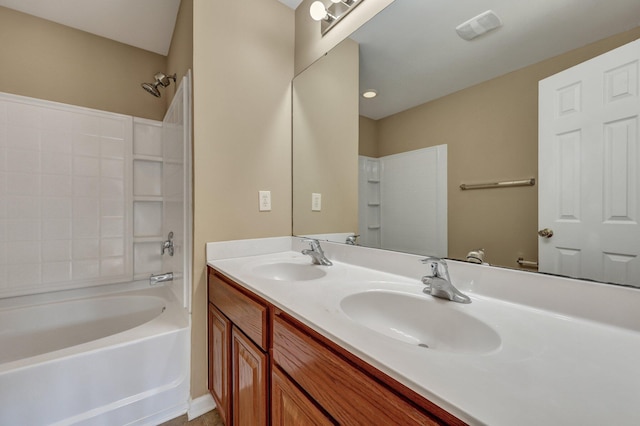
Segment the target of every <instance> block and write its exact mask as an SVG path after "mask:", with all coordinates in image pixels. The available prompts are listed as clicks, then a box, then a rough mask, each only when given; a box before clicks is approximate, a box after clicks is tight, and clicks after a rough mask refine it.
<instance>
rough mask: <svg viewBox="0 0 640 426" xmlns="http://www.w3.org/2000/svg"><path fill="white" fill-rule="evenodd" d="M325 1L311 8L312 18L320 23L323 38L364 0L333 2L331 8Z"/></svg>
mask: <svg viewBox="0 0 640 426" xmlns="http://www.w3.org/2000/svg"><path fill="white" fill-rule="evenodd" d="M324 1H326V0H323V1H320V0H317V1H314V2H313V3H311V6H310V8H309V14H310V15H311V18H313V20H315V21H320V33H321V34H322V35H323V36H324V35H325V34H326V33H327V32H328V31H329V30H330V29H331V28H333V27H334V26H335V25H336V24H337V23H338V22H340V20H341V19H343V18H344V17H345V16H347V15H348V14H349V13H350V12H351V11H352V10H353V9H355V8H356V6H358V5H359V4H360V3H362V2H363V1H364V0H331V4H330V5H329V7H326V6H325V3H324Z"/></svg>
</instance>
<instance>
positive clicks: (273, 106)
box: [191, 0, 294, 398]
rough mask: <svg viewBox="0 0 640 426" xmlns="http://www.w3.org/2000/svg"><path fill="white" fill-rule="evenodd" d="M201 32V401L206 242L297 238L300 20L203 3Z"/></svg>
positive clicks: (256, 0)
mask: <svg viewBox="0 0 640 426" xmlns="http://www.w3.org/2000/svg"><path fill="white" fill-rule="evenodd" d="M193 34H194V39H193V44H194V46H193V47H194V49H193V68H194V88H195V91H194V234H195V235H194V283H193V285H194V289H193V316H192V324H193V330H192V354H191V360H192V364H191V368H192V374H191V378H192V385H191V394H192V396H193V397H194V398H195V397H198V396H200V395H203V394H205V393H206V392H207V351H206V328H207V305H206V276H205V272H206V266H205V265H206V263H205V244H206V243H207V242H210V241H223V240H231V239H244V238H260V237H272V236H282V235H291V79H292V78H293V52H294V13H293V11H292V10H291V9H289V8H288V7H286V6H285V5H283V4H282V3H280V2H278V1H277V0H243V1H237V0H217V1H215V2H213V1H210V0H195V1H194V3H193ZM259 190H270V191H271V197H272V210H271V211H270V212H259V211H258V191H259Z"/></svg>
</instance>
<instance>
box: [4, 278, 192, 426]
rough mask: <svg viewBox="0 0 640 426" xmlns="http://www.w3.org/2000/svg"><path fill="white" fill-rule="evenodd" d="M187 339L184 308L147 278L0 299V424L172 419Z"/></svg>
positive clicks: (184, 399)
mask: <svg viewBox="0 0 640 426" xmlns="http://www.w3.org/2000/svg"><path fill="white" fill-rule="evenodd" d="M131 288H134V289H135V290H129V291H122V290H123V289H131ZM189 344H190V329H189V319H188V316H187V314H186V312H185V310H184V309H183V308H182V306H181V305H180V304H179V302H178V301H177V300H176V299H175V296H174V295H173V294H172V293H171V291H170V289H169V287H158V288H149V285H148V282H138V283H129V284H126V285H125V284H119V285H115V286H108V287H99V288H93V289H86V290H81V291H79V290H74V291H69V292H59V293H50V294H43V295H35V296H26V297H19V298H12V299H3V300H0V425H25V426H31V425H49V424H54V425H67V424H80V425H109V426H111V425H125V424H136V425H147V424H149V425H152V424H157V423H159V422H162V421H164V420H168V419H170V418H173V417H175V416H177V415H179V414H182V413H184V412H186V410H187V404H188V400H189Z"/></svg>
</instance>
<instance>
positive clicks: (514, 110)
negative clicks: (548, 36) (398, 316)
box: [378, 27, 640, 267]
mask: <svg viewBox="0 0 640 426" xmlns="http://www.w3.org/2000/svg"><path fill="white" fill-rule="evenodd" d="M638 37H640V27H638V28H635V29H634V30H631V31H627V32H625V33H622V34H619V35H617V36H614V37H610V38H608V39H605V40H602V41H600V42H597V43H593V44H591V45H588V46H586V47H583V48H580V49H576V50H574V51H571V52H569V53H566V54H564V55H561V56H558V57H555V58H552V59H549V60H546V61H543V62H540V63H538V64H535V65H532V66H529V67H526V68H523V69H521V70H518V71H515V72H512V73H510V74H507V75H505V76H502V77H499V78H496V79H493V80H490V81H487V82H485V83H482V84H478V85H476V86H473V87H471V88H468V89H465V90H462V91H459V92H457V93H454V94H452V95H449V96H446V97H443V98H441V99H438V100H435V101H433V102H429V103H426V104H424V105H420V106H418V107H415V108H412V109H410V110H407V111H405V112H402V113H399V114H396V115H393V116H390V117H388V118H385V119H382V120H379V122H378V131H379V134H378V137H379V155H380V156H384V155H389V154H395V153H398V152H404V151H410V150H414V149H419V148H424V147H427V146H433V145H439V144H443V143H446V144H447V145H448V158H449V170H448V185H449V189H448V197H449V216H448V217H449V232H448V234H449V256H450V257H452V258H465V256H466V254H467V252H468V251H469V250H472V249H476V248H484V249H485V250H486V252H487V261H488V262H490V263H492V264H498V265H504V266H510V267H517V264H516V263H515V260H516V259H517V258H518V257H519V256H523V257H524V258H525V259H530V260H536V259H537V258H538V254H537V244H538V237H537V235H536V232H537V210H538V205H537V186H535V187H520V188H503V189H493V190H491V189H485V190H475V191H461V190H460V188H459V185H460V184H461V183H463V182H464V183H474V182H475V183H477V182H484V181H495V180H514V179H523V178H529V177H537V172H538V161H537V160H538V149H537V141H538V81H539V80H541V79H543V78H545V77H548V76H550V75H553V74H556V73H558V72H559V71H562V70H564V69H566V68H569V67H571V66H573V65H576V64H578V63H580V62H583V61H585V60H588V59H590V58H592V57H594V56H597V55H599V54H601V53H604V52H606V51H608V50H611V49H613V48H615V47H617V46H620V45H622V44H625V43H627V42H630V41H632V40H635V39H637V38H638Z"/></svg>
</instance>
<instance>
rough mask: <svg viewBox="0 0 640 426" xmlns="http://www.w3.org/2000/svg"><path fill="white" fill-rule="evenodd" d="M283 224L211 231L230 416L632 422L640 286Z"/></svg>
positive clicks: (214, 358) (638, 379) (212, 296)
mask: <svg viewBox="0 0 640 426" xmlns="http://www.w3.org/2000/svg"><path fill="white" fill-rule="evenodd" d="M322 247H323V248H324V251H325V254H326V255H327V257H328V258H329V259H330V260H331V261H332V262H333V265H332V266H318V265H313V264H312V263H311V258H310V257H309V256H305V255H303V254H302V253H301V251H302V250H303V249H305V248H308V244H306V243H304V242H303V240H302V239H299V238H295V237H282V238H266V239H258V240H241V241H230V242H220V243H210V244H208V245H207V260H208V266H209V268H208V275H209V282H208V297H209V299H208V300H209V374H210V378H209V386H210V389H211V392H212V394H213V396H214V398H215V400H216V403H217V404H218V407H219V410H220V411H221V414H222V416H223V417H224V419H225V422H226V424H490V425H513V424H519V425H528V424H531V425H539V424H546V425H550V424H594V425H595V424H639V423H640V412H638V410H637V409H636V408H635V407H636V405H637V404H636V399H637V396H638V395H640V366H639V365H638V363H637V359H638V356H639V355H640V321H639V320H640V313H638V311H637V309H635V308H634V306H638V302H639V300H640V291H638V290H637V289H633V288H628V287H621V286H610V285H603V284H598V283H591V282H584V281H579V280H572V279H565V278H559V277H545V276H541V275H537V274H531V273H526V272H520V271H513V270H506V269H502V268H494V267H490V266H485V265H472V264H467V263H464V262H456V261H449V262H448V263H449V269H450V273H451V278H452V281H453V282H454V283H455V285H456V286H457V288H458V289H459V290H461V291H462V292H463V293H465V294H466V295H468V296H470V297H471V299H472V303H470V304H461V303H455V302H451V301H448V300H442V299H436V298H434V297H432V296H430V295H426V294H424V293H423V292H422V289H423V288H424V285H423V284H422V283H421V282H420V278H421V276H423V275H425V274H426V269H425V265H423V264H422V263H421V262H420V260H421V257H420V256H415V255H408V254H402V253H393V252H388V251H383V250H376V249H369V248H363V247H354V246H346V245H342V244H334V243H329V242H322Z"/></svg>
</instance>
